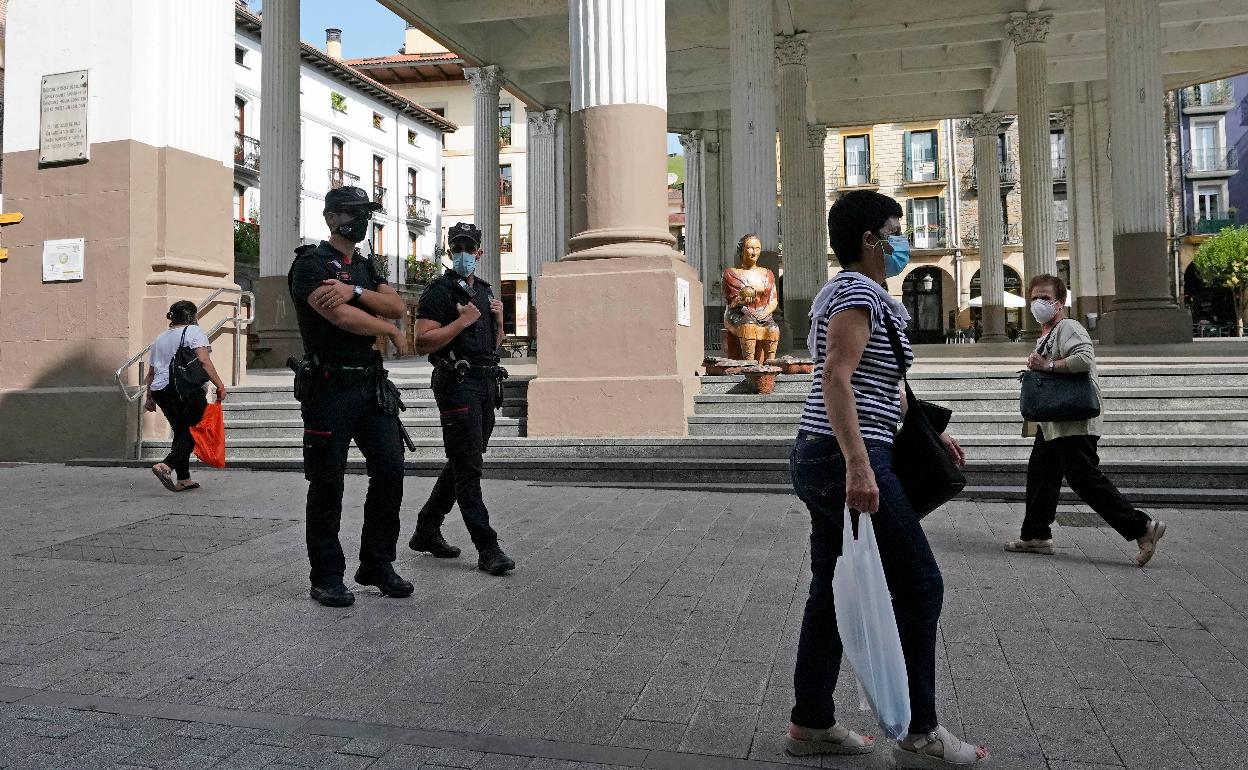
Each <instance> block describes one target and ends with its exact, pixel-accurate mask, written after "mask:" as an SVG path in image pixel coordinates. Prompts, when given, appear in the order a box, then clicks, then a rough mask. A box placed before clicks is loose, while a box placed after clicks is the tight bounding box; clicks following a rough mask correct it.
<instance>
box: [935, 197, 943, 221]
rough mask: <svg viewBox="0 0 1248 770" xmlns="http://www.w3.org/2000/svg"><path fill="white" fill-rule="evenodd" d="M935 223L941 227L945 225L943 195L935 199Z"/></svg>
mask: <svg viewBox="0 0 1248 770" xmlns="http://www.w3.org/2000/svg"><path fill="white" fill-rule="evenodd" d="M936 224H938V225H940V226H941V227H944V226H945V199H944V196H941V197H938V198H937V199H936Z"/></svg>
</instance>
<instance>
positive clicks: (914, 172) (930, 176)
mask: <svg viewBox="0 0 1248 770" xmlns="http://www.w3.org/2000/svg"><path fill="white" fill-rule="evenodd" d="M945 181H946V177H945V169H944V166H943V165H941V164H939V163H937V162H935V161H930V160H928V161H916V160H913V159H912V160H911V161H910V163H909V164H908V165H903V166H902V167H901V169H900V170H899V171H898V172H897V183H898V184H899V185H903V186H904V185H924V184H944V183H945Z"/></svg>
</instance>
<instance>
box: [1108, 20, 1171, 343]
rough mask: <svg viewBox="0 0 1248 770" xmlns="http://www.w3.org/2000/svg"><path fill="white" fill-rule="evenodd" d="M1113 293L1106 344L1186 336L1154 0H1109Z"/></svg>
mask: <svg viewBox="0 0 1248 770" xmlns="http://www.w3.org/2000/svg"><path fill="white" fill-rule="evenodd" d="M1105 30H1106V32H1105V34H1106V39H1105V43H1106V50H1105V55H1106V58H1107V60H1108V62H1109V84H1108V85H1109V120H1110V132H1111V134H1112V137H1113V144H1111V145H1110V157H1111V161H1112V164H1113V188H1114V272H1115V277H1116V279H1117V280H1116V281H1115V285H1116V287H1117V294H1116V295H1115V297H1114V304H1113V307H1112V308H1111V309H1110V311H1109V312H1108V313H1106V314H1105V317H1104V319H1103V320H1102V321H1101V323H1100V326H1099V329H1100V338H1101V341H1102V342H1104V343H1106V344H1109V345H1121V344H1134V343H1149V344H1158V343H1168V342H1190V341H1191V339H1192V326H1191V317H1190V316H1189V315H1188V314H1187V312H1186V311H1185V310H1183V308H1180V307H1179V306H1178V303H1176V302H1175V300H1174V297H1173V295H1171V293H1170V271H1171V265H1170V259H1169V254H1168V249H1167V244H1166V200H1165V198H1166V173H1165V144H1164V125H1163V120H1164V113H1163V110H1162V88H1163V84H1162V78H1161V45H1162V31H1161V10H1160V7H1159V2H1158V0H1106V2H1105Z"/></svg>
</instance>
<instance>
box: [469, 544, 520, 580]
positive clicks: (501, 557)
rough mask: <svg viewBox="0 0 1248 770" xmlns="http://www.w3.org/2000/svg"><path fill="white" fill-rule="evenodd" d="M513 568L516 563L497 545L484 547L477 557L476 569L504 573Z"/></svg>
mask: <svg viewBox="0 0 1248 770" xmlns="http://www.w3.org/2000/svg"><path fill="white" fill-rule="evenodd" d="M515 568H516V563H515V562H514V561H512V559H511V557H509V556H508V555H507V554H505V553H503V549H502V548H499V547H498V546H494V547H493V548H486V549H485V550H483V551H482V552H481V555H480V556H478V557H477V569H479V570H481V571H483V572H488V573H490V574H491V575H505V574H507V573H508V572H511V571H512V570H513V569H515Z"/></svg>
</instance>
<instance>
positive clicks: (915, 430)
mask: <svg viewBox="0 0 1248 770" xmlns="http://www.w3.org/2000/svg"><path fill="white" fill-rule="evenodd" d="M884 327H885V328H886V329H887V330H888V340H889V342H890V343H892V346H893V356H895V357H896V359H897V367H898V368H899V369H901V379H902V382H903V383H904V384H905V388H906V404H907V408H906V416H905V418H904V419H903V420H902V423H901V430H899V431H898V432H897V435H896V436H894V437H893V473H894V474H896V475H897V479H898V481H900V482H901V488H902V490H904V491H905V493H906V498H907V499H908V500H909V501H910V507H911V508H913V509H914V512H915V513H916V514H918V516H919V518H920V519H921V518H923V517H924V516H926V515H927V514H929V513H931V512H932V511H934V510H936V509H937V508H939V507H940V506H942V505H944V504H945V503H947V502H949V501H950V500H952V499H953V498H955V497H957V496H958V495H959V494H961V493H962V490H963V489H964V488H966V476H964V475H963V474H962V470H961V469H960V468H958V465H957V463H955V462H954V460H953V458H952V457H950V456H949V453H948V452H947V451H945V444H944V442H943V441H941V440H940V434H941V433H943V432H944V430H945V428H946V427H948V425H949V418H950V417H952V416H953V412H952V410H950V409H947V408H945V407H943V406H940V405H939V404H933V403H931V402H929V401H920V400H919V399H917V398H915V397H914V391H912V390H910V379H909V377H907V376H906V356H905V353H903V352H902V349H901V338H900V337H899V336H898V334H897V328H896V327H895V326H893V320H892V319H891V318H889V316H888V313H887V312H885V313H884Z"/></svg>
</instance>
